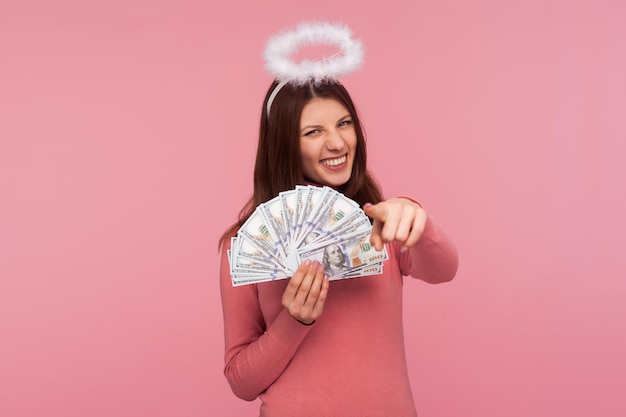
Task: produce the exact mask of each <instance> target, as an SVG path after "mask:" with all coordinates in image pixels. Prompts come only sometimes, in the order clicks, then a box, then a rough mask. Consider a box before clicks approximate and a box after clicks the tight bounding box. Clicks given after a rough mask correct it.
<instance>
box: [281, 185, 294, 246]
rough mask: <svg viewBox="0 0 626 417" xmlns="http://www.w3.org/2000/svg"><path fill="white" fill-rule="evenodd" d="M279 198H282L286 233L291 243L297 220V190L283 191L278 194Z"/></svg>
mask: <svg viewBox="0 0 626 417" xmlns="http://www.w3.org/2000/svg"><path fill="white" fill-rule="evenodd" d="M278 198H279V199H280V204H281V207H282V211H283V217H284V218H285V233H286V234H287V240H288V241H289V243H290V244H291V241H292V238H293V235H294V229H295V221H296V220H295V217H296V215H295V212H296V191H295V190H289V191H283V192H281V193H279V194H278Z"/></svg>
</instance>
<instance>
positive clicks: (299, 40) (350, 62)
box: [264, 22, 363, 85]
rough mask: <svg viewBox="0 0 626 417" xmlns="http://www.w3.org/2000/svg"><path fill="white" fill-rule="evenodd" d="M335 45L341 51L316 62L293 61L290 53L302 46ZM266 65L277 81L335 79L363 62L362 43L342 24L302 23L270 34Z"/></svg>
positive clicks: (301, 82) (266, 49) (306, 81)
mask: <svg viewBox="0 0 626 417" xmlns="http://www.w3.org/2000/svg"><path fill="white" fill-rule="evenodd" d="M322 44H332V45H336V46H337V47H338V48H339V49H340V52H338V53H337V54H336V55H333V56H331V57H328V58H324V59H320V60H318V61H309V60H303V61H301V62H300V63H295V62H293V61H292V60H291V59H290V55H291V54H292V53H294V52H295V51H297V50H298V49H299V48H300V47H302V46H304V45H322ZM264 56H265V68H266V69H267V71H268V72H269V73H270V74H272V75H273V76H274V77H276V79H277V80H279V81H281V82H286V83H292V84H296V85H303V84H306V83H308V82H311V81H313V82H314V83H320V82H322V81H325V80H329V79H336V78H338V77H340V76H342V75H345V74H349V73H350V72H352V71H354V70H356V69H358V68H359V67H360V66H361V63H362V61H363V46H362V45H361V42H360V41H358V40H355V39H352V32H351V31H350V29H349V28H347V27H345V26H339V25H333V24H330V23H327V22H321V23H311V22H305V23H301V24H300V25H299V26H298V27H297V28H296V29H295V30H292V31H286V32H283V33H280V34H278V35H275V36H273V37H272V38H270V40H269V41H268V43H267V46H266V48H265V54H264Z"/></svg>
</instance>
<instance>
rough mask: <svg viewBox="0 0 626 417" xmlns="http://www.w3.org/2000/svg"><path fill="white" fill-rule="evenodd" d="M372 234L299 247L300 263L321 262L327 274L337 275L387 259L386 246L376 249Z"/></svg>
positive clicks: (356, 235)
mask: <svg viewBox="0 0 626 417" xmlns="http://www.w3.org/2000/svg"><path fill="white" fill-rule="evenodd" d="M370 236H371V233H369V232H368V233H361V234H354V235H352V236H349V237H347V238H345V239H343V240H341V241H338V242H333V243H330V244H327V245H324V246H319V247H311V248H309V247H307V248H303V249H299V250H298V251H297V253H298V263H299V264H300V263H302V262H304V261H307V260H310V261H317V262H320V263H322V264H323V265H324V267H325V271H326V274H327V275H328V276H329V277H335V276H338V275H345V274H347V273H349V272H350V271H351V270H354V269H356V268H360V267H363V266H366V265H372V264H375V263H381V262H383V261H385V260H387V259H388V255H387V250H386V248H385V247H384V246H383V249H382V250H381V251H378V250H376V248H374V246H372V244H371V243H370Z"/></svg>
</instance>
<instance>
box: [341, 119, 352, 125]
mask: <svg viewBox="0 0 626 417" xmlns="http://www.w3.org/2000/svg"><path fill="white" fill-rule="evenodd" d="M351 124H352V120H342V121H341V122H339V126H350V125H351Z"/></svg>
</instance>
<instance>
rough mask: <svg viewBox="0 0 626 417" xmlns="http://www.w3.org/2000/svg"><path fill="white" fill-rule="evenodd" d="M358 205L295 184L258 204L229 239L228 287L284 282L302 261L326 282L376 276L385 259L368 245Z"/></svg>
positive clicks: (331, 192)
mask: <svg viewBox="0 0 626 417" xmlns="http://www.w3.org/2000/svg"><path fill="white" fill-rule="evenodd" d="M371 231H372V224H371V223H370V220H369V218H368V217H367V215H366V214H365V213H364V212H363V210H362V209H361V208H360V207H359V205H358V204H357V203H356V202H355V201H353V200H351V199H349V198H347V197H346V196H344V195H343V194H341V193H339V192H338V191H336V190H333V189H332V188H330V187H316V186H300V185H298V186H296V188H295V189H294V190H289V191H283V192H281V193H280V194H279V195H278V196H277V197H275V198H273V199H271V200H270V201H268V202H266V203H263V204H261V205H259V206H258V207H257V208H256V209H255V211H254V212H253V213H252V215H251V216H250V218H248V220H247V221H246V222H245V223H244V224H243V225H242V226H241V228H240V229H239V231H238V232H237V236H235V237H233V238H232V240H231V249H230V250H229V251H228V261H229V263H230V274H231V277H232V281H233V285H234V286H238V285H245V284H254V283H259V282H264V281H272V280H277V279H284V278H289V277H291V276H292V275H293V273H294V272H295V270H296V269H298V266H299V265H300V264H301V263H302V262H304V261H307V260H310V261H317V262H320V263H322V264H323V265H324V270H325V273H326V275H327V276H328V278H329V279H331V280H335V279H341V278H351V277H359V276H366V275H376V274H380V273H381V272H382V266H383V261H385V260H386V259H387V257H388V255H387V251H386V250H385V248H384V247H383V249H382V250H381V251H377V250H376V249H375V248H374V247H373V246H372V245H371V244H370V234H371Z"/></svg>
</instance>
